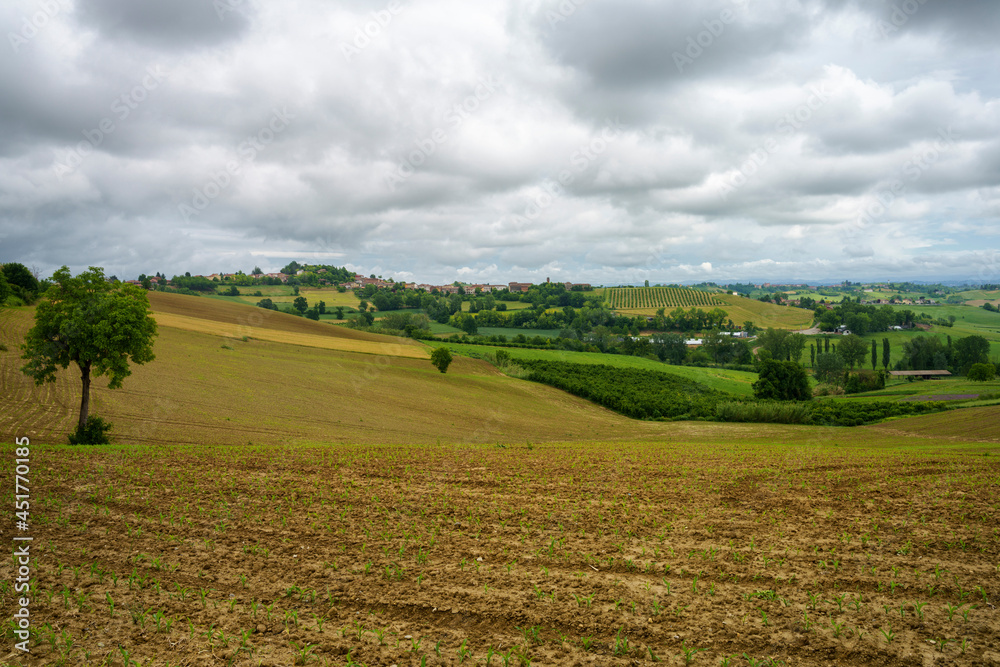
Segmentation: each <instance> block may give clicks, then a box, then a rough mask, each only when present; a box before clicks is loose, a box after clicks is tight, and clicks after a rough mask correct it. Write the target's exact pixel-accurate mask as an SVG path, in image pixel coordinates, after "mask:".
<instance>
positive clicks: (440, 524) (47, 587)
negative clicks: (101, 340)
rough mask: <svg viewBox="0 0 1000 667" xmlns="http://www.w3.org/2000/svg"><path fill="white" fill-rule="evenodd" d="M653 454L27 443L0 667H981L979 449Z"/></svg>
mask: <svg viewBox="0 0 1000 667" xmlns="http://www.w3.org/2000/svg"><path fill="white" fill-rule="evenodd" d="M725 433H729V434H733V435H736V436H737V437H736V438H733V439H726V438H720V437H719V436H722V435H724V434H725ZM677 434H678V435H679V436H682V435H688V436H695V437H694V438H691V439H690V441H686V442H681V441H680V439H678V440H677V441H675V442H673V443H644V444H638V443H593V444H580V443H575V444H545V445H533V446H527V445H517V446H505V447H498V446H495V445H494V446H485V445H458V446H447V445H440V446H434V445H423V446H315V447H240V446H231V447H213V446H203V447H178V446H175V447H145V446H141V447H110V448H93V449H80V448H68V447H62V446H56V447H44V446H39V447H37V448H36V449H35V452H34V454H33V465H32V477H33V481H34V486H33V491H32V492H33V494H34V495H33V506H32V515H31V516H32V529H31V530H32V535H33V536H34V542H33V546H32V549H33V552H34V554H35V560H34V561H33V564H32V567H33V569H34V577H35V586H36V591H37V592H36V593H35V595H34V599H33V601H32V618H33V623H34V626H33V627H34V630H35V632H36V633H37V634H36V638H37V639H36V641H37V644H36V647H35V649H34V651H33V653H32V654H31V656H30V657H28V658H27V659H24V658H14V657H13V656H11V655H8V660H9V661H11V662H9V664H21V665H58V664H66V665H88V664H90V665H100V664H105V665H130V664H138V665H145V664H154V665H219V664H234V665H291V664H317V665H323V664H329V665H346V664H367V665H391V664H397V665H461V664H468V665H473V664H479V665H498V666H499V665H521V664H529V663H530V664H534V665H591V664H592V665H632V664H646V663H653V662H657V661H661V662H663V663H664V664H674V665H678V664H693V665H720V664H724V665H725V664H728V665H779V664H784V665H830V664H837V665H855V664H877V665H927V664H968V665H991V664H1000V638H998V637H1000V633H998V630H1000V624H998V618H997V611H996V608H995V607H994V605H995V596H996V595H997V594H998V592H1000V571H998V566H1000V545H998V528H997V526H998V521H997V518H998V517H997V507H998V484H997V482H998V473H1000V466H998V464H997V458H996V453H997V448H996V446H995V445H990V444H985V443H980V444H974V443H970V444H964V445H955V444H954V443H946V442H944V441H937V440H934V439H922V440H919V441H917V442H916V443H914V441H913V439H909V440H907V439H903V438H897V437H893V436H887V437H881V438H880V442H881V444H874V440H872V439H871V436H872V435H873V434H874V432H873V431H871V430H865V429H855V430H853V431H845V430H842V429H824V430H817V429H807V428H790V427H767V428H764V429H756V430H753V429H749V428H746V429H742V430H740V429H735V430H734V429H726V430H725V431H722V430H719V429H717V428H716V427H715V426H708V425H706V426H704V427H701V428H698V429H694V428H692V427H683V425H678V430H677ZM713 435H714V436H715V438H714V439H712V436H713ZM778 438H780V439H781V440H782V441H784V442H785V443H787V444H783V445H773V444H769V443H770V442H773V441H775V440H777V439H778ZM727 440H728V441H727ZM737 442H738V443H740V444H736V443H737ZM985 454H991V455H990V456H986V455H985ZM0 467H2V469H3V471H4V472H3V474H4V475H6V476H7V477H10V476H11V475H12V472H13V471H12V470H11V468H12V458H11V457H4V459H3V464H2V466H0ZM5 495H9V494H5ZM8 500H11V499H10V498H7V497H5V498H4V502H7V501H8ZM5 532H6V529H5ZM2 607H3V612H4V616H5V617H6V618H10V617H11V613H12V595H11V591H10V588H9V585H6V587H5V589H4V592H3V605H2ZM7 641H8V646H10V645H11V644H12V640H10V638H9V635H8V640H7Z"/></svg>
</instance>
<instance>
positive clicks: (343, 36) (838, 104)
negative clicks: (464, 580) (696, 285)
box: [0, 0, 1000, 284]
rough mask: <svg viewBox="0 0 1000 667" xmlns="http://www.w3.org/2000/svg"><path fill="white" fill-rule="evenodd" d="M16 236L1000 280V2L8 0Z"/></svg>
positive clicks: (368, 267)
mask: <svg viewBox="0 0 1000 667" xmlns="http://www.w3.org/2000/svg"><path fill="white" fill-rule="evenodd" d="M0 28H2V33H3V35H4V42H5V43H4V44H2V45H0V53H2V56H0V260H2V261H21V262H23V263H25V264H27V265H29V266H30V265H34V266H37V267H38V268H39V270H40V271H41V272H42V273H44V274H46V275H47V274H48V273H50V272H51V271H52V270H53V269H55V268H57V267H59V266H60V265H63V264H67V265H69V266H70V267H71V268H73V269H74V270H78V269H82V268H85V267H86V266H88V265H100V266H104V267H105V268H106V270H107V272H108V273H109V274H110V273H114V274H117V275H118V276H119V277H122V278H125V277H134V276H135V275H137V274H138V273H140V272H145V273H154V272H156V271H161V272H163V273H166V274H168V275H172V274H174V273H183V272H184V271H191V272H192V273H210V272H213V271H233V270H236V269H243V270H245V271H249V270H250V269H252V268H253V266H254V265H255V264H256V265H259V266H260V267H261V268H263V269H264V270H277V269H278V268H280V267H281V266H283V265H284V264H286V263H287V262H288V261H290V260H292V259H296V260H299V261H317V262H323V263H331V264H337V265H345V264H346V265H347V266H349V267H351V268H353V269H355V270H358V271H361V272H363V273H365V274H369V273H376V274H381V275H385V276H386V277H388V276H394V277H396V278H397V279H416V280H420V281H434V282H439V281H448V282H450V281H452V280H455V279H459V280H466V281H485V280H489V281H494V282H499V281H508V280H539V279H541V280H544V278H545V277H547V276H550V277H552V278H553V280H555V279H557V278H558V279H563V280H575V281H589V282H593V283H595V284H618V283H636V282H641V281H643V280H646V279H649V280H650V281H652V282H654V283H655V282H690V281H701V280H716V281H732V280H771V281H778V280H795V281H819V280H823V279H836V280H840V279H853V280H866V279H918V280H919V279H924V280H938V279H944V280H973V281H991V282H1000V100H998V98H1000V74H998V73H1000V49H997V47H996V35H997V34H1000V3H998V2H994V1H987V0H965V1H963V2H957V1H956V2H945V0H893V1H892V2H890V1H883V0H866V1H864V2H862V1H860V0H700V1H699V2H690V1H689V0H476V1H475V2H469V1H468V0H391V1H389V0H386V1H382V0H372V1H368V0H342V1H340V2H337V1H331V0H282V1H281V2H278V1H277V0H274V1H271V0H170V1H169V2H167V1H165V0H156V1H151V0H5V1H4V2H3V3H0Z"/></svg>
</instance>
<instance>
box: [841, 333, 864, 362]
mask: <svg viewBox="0 0 1000 667" xmlns="http://www.w3.org/2000/svg"><path fill="white" fill-rule="evenodd" d="M868 349H869V348H868V343H866V342H865V340H864V339H863V338H862V337H861V336H856V335H854V334H850V335H849V336H844V338H843V339H842V340H841V341H840V345H838V346H837V352H839V353H840V356H842V357H843V358H844V361H846V362H847V365H848V366H850V367H851V370H853V369H854V367H855V366H856V365H864V363H865V357H867V356H868Z"/></svg>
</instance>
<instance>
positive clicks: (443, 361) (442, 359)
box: [431, 347, 451, 373]
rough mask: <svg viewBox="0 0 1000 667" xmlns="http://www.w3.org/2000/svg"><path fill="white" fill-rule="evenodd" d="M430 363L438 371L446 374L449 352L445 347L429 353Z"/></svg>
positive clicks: (449, 362) (449, 358)
mask: <svg viewBox="0 0 1000 667" xmlns="http://www.w3.org/2000/svg"><path fill="white" fill-rule="evenodd" d="M431 363H432V364H434V365H435V366H436V367H437V369H438V370H439V371H441V372H442V373H446V372H447V371H448V366H450V365H451V352H449V351H448V348H446V347H439V348H436V349H435V350H434V351H433V352H431Z"/></svg>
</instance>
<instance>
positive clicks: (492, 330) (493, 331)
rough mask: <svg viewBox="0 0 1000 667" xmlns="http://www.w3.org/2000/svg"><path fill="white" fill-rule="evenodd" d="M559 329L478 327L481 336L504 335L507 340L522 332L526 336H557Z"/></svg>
mask: <svg viewBox="0 0 1000 667" xmlns="http://www.w3.org/2000/svg"><path fill="white" fill-rule="evenodd" d="M560 331H561V329H514V328H510V329H508V328H504V327H479V333H480V334H481V335H483V336H506V337H507V339H508V340H510V339H512V338H513V337H514V336H516V335H518V334H524V335H525V336H527V337H528V338H534V337H535V336H541V337H542V338H558V337H559V332H560Z"/></svg>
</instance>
